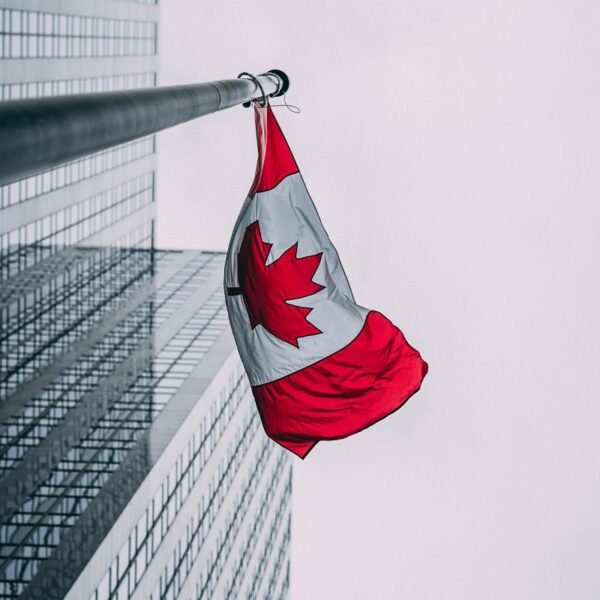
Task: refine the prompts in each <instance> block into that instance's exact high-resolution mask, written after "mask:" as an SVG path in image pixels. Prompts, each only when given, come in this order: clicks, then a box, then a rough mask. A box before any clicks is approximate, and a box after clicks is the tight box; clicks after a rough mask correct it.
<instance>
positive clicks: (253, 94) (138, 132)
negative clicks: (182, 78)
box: [0, 70, 289, 185]
mask: <svg viewBox="0 0 600 600" xmlns="http://www.w3.org/2000/svg"><path fill="white" fill-rule="evenodd" d="M256 79H258V82H259V83H260V86H262V89H263V90H264V92H265V94H266V95H267V96H280V95H282V94H284V93H285V91H286V90H287V88H288V86H289V80H288V78H287V76H286V75H285V73H283V72H282V71H278V70H273V71H269V72H268V73H265V74H263V75H258V76H257V78H256ZM260 86H259V85H257V83H256V82H255V81H253V80H252V79H246V78H243V79H227V80H223V81H212V82H210V83H199V84H195V85H179V86H172V87H159V88H144V89H137V90H129V91H124V92H105V93H101V94H78V95H72V96H55V97H50V98H36V99H30V100H15V101H8V102H0V185H4V184H6V183H9V182H11V181H15V180H17V179H21V178H23V177H26V176H27V175H31V174H33V173H36V172H39V171H42V170H44V169H49V168H51V167H54V166H56V165H59V164H61V163H64V162H67V161H69V160H73V159H76V158H78V157H80V156H84V155H86V154H91V153H92V152H98V151H99V150H104V149H105V148H109V147H111V146H116V145H117V144H122V143H124V142H128V141H130V140H134V139H136V138H139V137H142V136H145V135H149V134H151V133H155V132H157V131H161V130H162V129H167V128H168V127H173V126H174V125H178V124H179V123H184V122H185V121H189V120H190V119H195V118H196V117H200V116H202V115H207V114H210V113H213V112H217V111H219V110H223V109H225V108H229V107H231V106H235V105H237V104H242V103H244V102H248V101H250V100H255V99H260V98H262V91H261V89H260Z"/></svg>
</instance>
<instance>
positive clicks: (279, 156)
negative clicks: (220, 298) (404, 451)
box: [225, 106, 427, 458]
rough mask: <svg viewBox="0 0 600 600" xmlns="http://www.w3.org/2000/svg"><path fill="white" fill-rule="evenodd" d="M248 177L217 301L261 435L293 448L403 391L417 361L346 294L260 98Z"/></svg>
mask: <svg viewBox="0 0 600 600" xmlns="http://www.w3.org/2000/svg"><path fill="white" fill-rule="evenodd" d="M255 120H256V134H257V141H258V152H259V157H258V165H257V169H256V177H255V179H254V183H253V185H252V188H251V190H250V193H249V195H248V197H247V198H246V200H245V202H244V204H243V206H242V210H241V212H240V215H239V217H238V219H237V222H236V224H235V227H234V230H233V234H232V237H231V242H230V244H229V250H228V253H227V260H226V263H225V291H226V299H227V310H228V313H229V320H230V322H231V328H232V330H233V335H234V337H235V341H236V344H237V347H238V350H239V353H240V356H241V359H242V362H243V363H244V367H245V369H246V372H247V374H248V378H249V380H250V384H251V386H252V391H253V394H254V397H255V399H256V404H257V407H258V411H259V413H260V416H261V418H262V422H263V426H264V428H265V431H266V432H267V435H268V436H269V437H271V438H272V439H273V440H275V441H276V442H278V443H279V444H281V445H282V446H283V447H284V448H287V449H288V450H290V451H292V452H294V453H295V454H297V455H298V456H300V457H301V458H304V457H305V456H306V455H307V454H308V453H309V452H310V450H311V449H312V448H313V447H314V446H315V444H316V443H317V442H318V441H319V440H334V439H339V438H343V437H346V436H349V435H351V434H353V433H356V432H358V431H361V430H362V429H365V428H366V427H368V426H369V425H372V424H373V423H375V422H376V421H379V420H380V419H382V418H383V417H385V416H387V415H389V414H390V413H392V412H394V411H395V410H397V409H398V408H400V406H402V405H403V404H404V402H406V400H408V398H410V396H412V394H414V393H415V392H416V391H417V390H418V389H419V387H420V386H421V382H422V380H423V377H424V376H425V374H426V373H427V364H426V363H425V362H424V361H423V360H422V359H421V356H420V354H419V353H418V352H417V351H416V350H415V349H414V348H412V347H411V346H410V345H409V344H408V343H407V341H406V340H405V338H404V335H403V334H402V332H401V331H400V330H399V329H398V328H397V327H395V326H394V325H393V324H392V323H391V322H390V321H389V320H388V319H386V317H384V316H383V315H382V314H381V313H378V312H375V311H370V310H368V309H366V308H363V307H362V306H359V305H358V304H356V302H355V300H354V296H353V295H352V291H351V289H350V285H349V283H348V280H347V278H346V274H345V273H344V269H343V268H342V265H341V263H340V259H339V257H338V254H337V252H336V250H335V248H334V247H333V244H332V243H331V240H330V239H329V237H328V235H327V232H326V231H325V229H324V228H323V224H322V223H321V220H320V218H319V215H318V214H317V210H316V208H315V206H314V204H313V202H312V200H311V197H310V196H309V194H308V191H307V189H306V186H305V185H304V180H303V179H302V176H301V175H300V173H299V171H298V166H297V165H296V161H295V160H294V157H293V155H292V153H291V151H290V149H289V146H288V144H287V142H286V140H285V137H284V136H283V133H282V132H281V129H280V127H279V124H278V123H277V121H276V119H275V116H274V114H273V111H272V110H271V108H270V107H268V106H267V107H265V108H258V107H256V108H255Z"/></svg>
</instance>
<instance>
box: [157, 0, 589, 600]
mask: <svg viewBox="0 0 600 600" xmlns="http://www.w3.org/2000/svg"><path fill="white" fill-rule="evenodd" d="M162 15H163V21H162V29H161V33H162V43H161V52H162V74H161V83H162V84H175V83H189V82H194V81H209V80H212V79H221V78H229V77H235V76H236V75H237V74H238V73H239V72H240V71H252V72H262V71H265V70H268V69H269V68H273V67H278V68H282V69H284V70H285V71H287V72H288V73H289V75H290V77H291V80H292V86H291V89H290V92H289V94H288V101H289V102H291V103H294V104H297V105H299V106H300V107H301V109H302V113H301V114H300V115H294V114H292V113H290V112H288V111H286V110H285V109H281V108H279V109H276V110H277V113H276V114H277V117H278V119H279V121H280V124H281V125H282V128H283V130H284V131H285V132H286V135H287V137H288V140H289V142H290V145H291V146H292V149H293V151H294V153H295V156H296V158H297V160H298V163H299V165H300V169H301V170H302V173H303V175H304V178H305V180H306V182H307V185H308V187H309V190H310V191H311V194H312V196H313V199H314V201H315V203H316V205H317V207H318V209H319V211H320V213H321V216H322V219H323V222H324V224H325V226H326V228H327V229H328V231H329V233H330V237H331V238H332V240H333V242H334V243H335V244H336V246H337V248H338V251H339V254H340V257H341V259H342V262H343V264H344V267H345V269H346V272H347V274H348V276H349V278H350V282H351V284H352V286H353V289H354V292H355V296H356V297H357V299H358V301H359V302H360V303H361V304H362V305H364V306H367V307H369V308H373V309H378V310H380V311H382V312H383V313H385V314H386V315H387V316H388V317H389V318H391V319H392V320H393V321H394V322H395V323H396V324H397V325H398V326H399V327H400V328H401V329H402V330H403V331H404V333H405V335H406V336H407V338H408V340H409V341H410V342H411V343H412V344H413V345H414V346H416V347H417V348H418V349H419V350H420V351H421V352H422V354H423V356H424V358H425V359H426V360H427V361H428V362H429V364H430V373H429V375H428V377H427V378H426V380H425V382H424V385H423V388H422V390H421V391H420V392H419V393H418V394H417V395H416V396H415V397H414V398H413V399H411V400H410V401H409V402H408V404H407V405H406V406H405V407H404V408H402V410H400V411H398V412H397V413H395V414H394V415H392V416H391V417H389V418H388V419H385V420H384V421H382V422H381V423H379V424H377V425H376V426H374V427H372V428H370V429H369V430H367V431H365V432H362V433H360V434H358V435H356V436H354V437H352V438H349V439H347V440H343V441H338V442H331V443H322V444H320V445H319V446H317V448H316V449H315V450H314V451H313V453H311V454H310V456H309V457H308V459H307V460H306V461H304V462H302V461H300V460H296V461H295V462H296V465H295V488H294V504H293V513H294V521H293V535H292V538H293V542H292V552H293V559H292V566H293V570H292V577H293V580H292V591H293V599H294V600H306V599H311V600H312V599H316V600H320V599H326V600H331V599H338V598H341V599H354V598H356V599H361V600H362V599H366V598H368V599H371V598H378V599H379V598H382V599H388V598H389V599H408V600H439V599H445V598H452V599H460V600H470V599H473V600H481V599H482V598H485V599H486V600H487V599H494V600H495V599H498V600H508V599H510V600H514V599H527V600H537V599H540V600H554V599H556V600H558V599H560V600H564V599H567V598H568V599H577V600H587V599H590V600H597V598H599V597H600V567H599V565H600V442H599V440H600V435H599V431H598V430H599V426H600V368H598V365H597V362H598V356H599V355H600V317H599V312H598V306H599V304H600V293H599V291H600V274H599V254H600V253H599V251H600V241H599V240H600V231H599V230H600V199H599V198H598V195H599V192H600V164H599V161H600V108H599V107H600V69H599V68H598V59H599V57H600V35H599V34H598V31H600V3H598V2H597V0H590V1H584V0H568V1H567V0H565V1H564V2H559V1H556V0H554V1H553V0H546V1H536V0H528V1H521V2H517V1H511V0H502V1H497V0H487V1H485V2H481V0H473V1H460V0H456V1H454V2H448V1H446V2H443V1H441V0H420V1H419V2H407V1H405V2H400V1H398V0H386V1H376V0H374V1H371V2H366V1H365V0H362V1H361V2H358V1H356V0H329V1H327V2H323V1H322V0H321V1H319V2H317V1H316V0H303V1H302V2H290V1H289V0H279V1H278V2H273V1H271V2H267V1H266V0H245V1H243V2H231V1H224V0H219V1H217V0H210V1H207V0H164V2H163V7H162ZM253 127H254V126H253V117H252V112H251V111H250V110H246V109H243V108H241V107H239V108H234V109H231V110H229V111H225V112H223V113H221V114H218V115H213V116H210V117H206V118H203V119H199V120H197V121H195V122H193V123H189V124H186V125H182V126H180V127H178V128H175V129H173V130H170V131H169V132H166V133H163V134H161V136H160V138H161V139H160V172H159V220H158V235H159V243H160V245H162V246H168V247H194V248H211V249H224V248H225V247H226V245H227V242H228V237H229V234H230V231H231V228H232V225H233V222H234V220H235V217H236V216H237V212H238V210H239V208H240V206H241V203H242V201H243V199H244V196H245V194H246V192H247V190H248V188H249V186H250V183H251V181H252V177H253V174H254V168H255V159H256V150H255V139H254V129H253Z"/></svg>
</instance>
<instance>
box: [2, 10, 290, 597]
mask: <svg viewBox="0 0 600 600" xmlns="http://www.w3.org/2000/svg"><path fill="white" fill-rule="evenodd" d="M158 10H159V9H158V6H157V5H156V3H155V2H154V1H151V0H103V1H102V2H98V1H95V0H60V1H59V0H0V57H1V58H2V60H1V61H0V98H1V99H2V100H3V101H8V100H15V99H21V98H27V97H39V96H45V95H58V94H73V93H82V92H92V91H109V90H118V89H126V88H132V87H144V86H153V85H156V82H157V64H158V63H157V31H158V22H159V12H158ZM155 166H156V155H155V141H154V138H153V137H149V138H144V139H141V140H136V141H134V142H130V143H127V144H124V145H121V146H118V147H115V148H111V149H109V150H106V151H103V152H100V153H97V154H94V155H91V156H88V157H85V158H82V159H79V160H77V161H74V162H71V163H69V164H66V165H63V166H60V167H58V168H55V169H52V170H49V171H45V172H43V173H39V174H36V175H34V176H32V177H28V178H26V179H23V180H21V181H18V182H15V183H12V184H10V185H6V186H3V187H1V188H0V284H1V289H0V491H1V493H0V599H1V598H18V597H22V598H63V597H67V598H72V599H74V600H75V599H76V600H104V599H108V598H114V599H116V598H118V599H119V600H123V599H125V598H152V599H153V600H156V599H158V598H211V597H214V598H284V597H286V596H287V590H288V586H289V541H290V519H291V514H290V495H291V485H292V480H291V462H290V459H289V458H288V456H287V455H286V454H285V453H284V451H283V450H281V449H280V448H279V447H278V446H276V445H275V444H273V443H272V442H271V441H270V440H268V438H266V436H265V435H264V433H263V431H262V428H261V426H260V419H259V417H258V414H257V412H256V409H255V407H254V404H253V401H252V399H251V394H250V392H249V388H248V383H247V380H246V377H245V375H244V373H243V369H242V367H241V364H240V362H239V359H238V357H237V354H236V352H235V349H234V344H233V341H232V338H231V334H230V332H229V328H228V323H227V316H226V313H225V305H224V298H223V292H222V268H223V261H224V256H223V254H222V253H215V252H201V251H161V250H157V249H155V247H154V219H155V185H154V180H155ZM209 208H210V207H208V206H207V210H208V209H209Z"/></svg>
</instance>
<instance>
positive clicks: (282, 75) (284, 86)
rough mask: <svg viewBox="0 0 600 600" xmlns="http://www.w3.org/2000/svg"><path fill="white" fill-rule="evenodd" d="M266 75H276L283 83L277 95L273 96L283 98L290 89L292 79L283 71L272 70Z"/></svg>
mask: <svg viewBox="0 0 600 600" xmlns="http://www.w3.org/2000/svg"><path fill="white" fill-rule="evenodd" d="M265 75H275V77H277V78H278V79H279V80H280V81H281V85H280V86H279V89H278V90H277V93H276V94H273V97H274V98H277V97H278V96H283V95H284V94H285V93H286V92H287V91H288V90H289V89H290V78H289V77H288V76H287V75H286V74H285V73H284V72H283V71H280V70H279V69H271V70H270V71H267V72H266V73H265Z"/></svg>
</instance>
